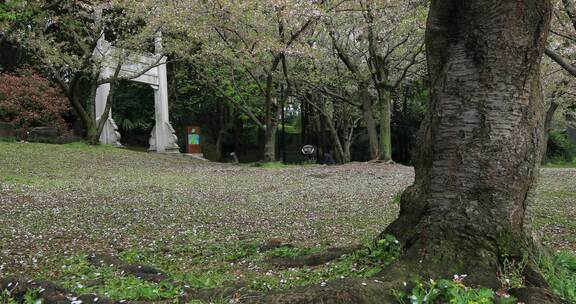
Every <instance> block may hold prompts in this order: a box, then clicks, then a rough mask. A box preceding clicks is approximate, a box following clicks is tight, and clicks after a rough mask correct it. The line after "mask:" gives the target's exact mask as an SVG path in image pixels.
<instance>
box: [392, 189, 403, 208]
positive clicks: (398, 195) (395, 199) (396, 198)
mask: <svg viewBox="0 0 576 304" xmlns="http://www.w3.org/2000/svg"><path fill="white" fill-rule="evenodd" d="M401 200H402V191H400V192H398V193H396V194H394V197H393V198H392V204H395V205H398V206H400V201H401Z"/></svg>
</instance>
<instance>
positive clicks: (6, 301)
mask: <svg viewBox="0 0 576 304" xmlns="http://www.w3.org/2000/svg"><path fill="white" fill-rule="evenodd" d="M0 303H1V304H17V303H18V301H16V299H14V298H13V297H12V295H11V294H10V292H9V291H8V290H2V292H0Z"/></svg>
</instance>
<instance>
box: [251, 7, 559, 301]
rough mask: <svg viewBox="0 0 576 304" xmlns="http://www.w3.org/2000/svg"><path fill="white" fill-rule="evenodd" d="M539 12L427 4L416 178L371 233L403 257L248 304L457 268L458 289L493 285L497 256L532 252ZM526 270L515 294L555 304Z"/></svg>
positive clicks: (543, 16) (368, 292)
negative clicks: (384, 237)
mask: <svg viewBox="0 0 576 304" xmlns="http://www.w3.org/2000/svg"><path fill="white" fill-rule="evenodd" d="M550 16H551V4H550V2H549V0H475V1H462V0H432V2H431V9H430V15H429V19H428V25H427V35H426V43H427V53H428V54H427V57H428V65H429V67H428V68H429V74H430V80H431V82H430V83H431V99H430V103H429V108H428V113H427V114H426V117H425V119H424V122H423V125H422V127H421V130H420V133H419V143H418V145H417V153H416V159H415V166H416V179H415V183H414V185H412V186H411V187H410V188H409V189H407V190H406V191H405V192H404V193H403V195H402V199H401V210H400V216H399V218H398V219H397V220H396V221H395V222H394V223H392V224H391V225H390V226H389V227H388V228H387V229H386V230H385V231H384V232H383V233H384V234H388V233H391V234H394V235H395V236H396V237H397V238H398V239H399V240H400V241H401V242H402V245H403V247H404V253H403V254H402V256H401V257H400V259H399V260H398V261H396V262H395V263H394V264H392V265H391V266H390V267H387V268H386V269H384V271H383V272H382V273H381V274H379V276H377V277H378V279H379V280H378V281H377V283H374V284H372V283H371V282H370V281H371V280H365V282H362V283H359V282H358V281H355V280H348V281H340V282H334V283H330V284H329V285H328V286H326V287H324V288H322V289H320V288H316V289H315V288H313V287H311V288H307V289H305V290H302V289H299V290H294V291H288V292H280V293H278V294H274V295H271V296H267V297H264V298H263V299H257V301H258V303H292V304H293V303H396V302H398V301H395V299H394V298H393V297H391V295H392V294H393V293H394V292H393V290H394V289H395V290H398V288H403V287H401V286H402V282H406V281H407V280H409V279H410V278H414V277H415V276H421V277H423V278H424V279H427V278H450V277H452V276H453V275H454V274H467V275H468V277H467V278H466V284H468V285H481V286H485V287H492V288H499V287H500V282H499V280H498V271H499V267H500V266H501V263H502V261H503V259H515V258H521V256H522V254H523V253H527V254H530V253H533V251H530V250H531V249H535V248H534V247H533V245H534V242H533V240H532V238H531V236H530V234H531V231H530V222H529V220H530V218H529V215H528V213H529V212H528V210H527V209H528V208H529V206H530V203H531V200H532V198H533V192H534V189H535V185H536V180H537V175H538V169H539V168H538V165H539V162H540V156H541V154H542V152H543V151H542V147H543V145H544V141H543V139H544V136H543V131H544V116H545V109H544V103H543V100H542V99H543V98H542V90H541V84H540V60H541V57H542V54H543V50H544V46H545V43H546V38H547V33H548V30H549V22H550ZM530 270H534V268H532V267H531V266H530V265H527V267H526V268H525V270H524V271H525V274H526V275H527V276H526V279H527V282H526V285H527V286H528V289H526V290H525V293H524V294H522V295H524V296H523V297H521V298H520V299H519V300H520V301H521V302H525V303H561V302H562V301H561V300H559V299H558V298H555V297H554V296H553V295H551V294H550V293H549V292H547V291H546V290H545V289H541V288H537V286H545V285H546V283H545V282H544V280H543V279H542V278H541V276H539V275H538V273H537V272H535V271H530ZM528 274H530V275H528ZM361 284H362V285H361ZM388 288H389V289H388ZM519 291H521V290H519ZM515 294H516V295H518V294H520V292H518V293H515Z"/></svg>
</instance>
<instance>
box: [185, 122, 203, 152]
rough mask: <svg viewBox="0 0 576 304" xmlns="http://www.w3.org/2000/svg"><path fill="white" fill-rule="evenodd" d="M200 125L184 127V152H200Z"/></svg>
mask: <svg viewBox="0 0 576 304" xmlns="http://www.w3.org/2000/svg"><path fill="white" fill-rule="evenodd" d="M200 135H201V132H200V127H187V128H186V153H188V154H202V146H201V136H200Z"/></svg>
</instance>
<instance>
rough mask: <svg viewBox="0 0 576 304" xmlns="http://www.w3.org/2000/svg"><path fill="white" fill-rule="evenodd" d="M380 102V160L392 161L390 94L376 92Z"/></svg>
mask: <svg viewBox="0 0 576 304" xmlns="http://www.w3.org/2000/svg"><path fill="white" fill-rule="evenodd" d="M378 96H379V98H378V99H379V100H380V157H379V158H380V160H383V161H391V160H392V130H391V117H392V114H391V111H390V103H391V101H392V99H391V94H390V92H389V91H388V90H386V89H383V88H380V89H379V90H378Z"/></svg>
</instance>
